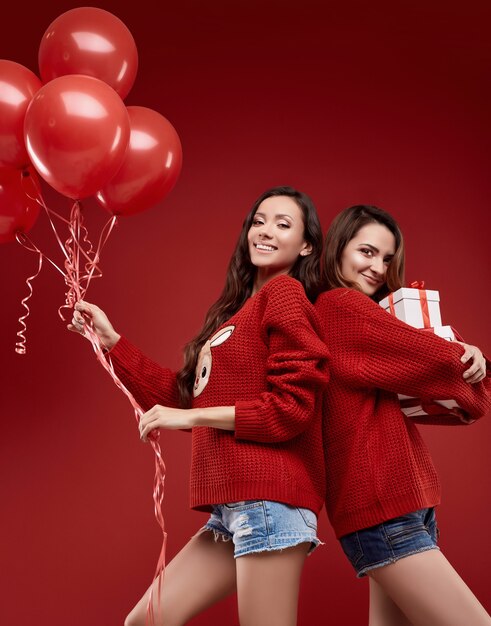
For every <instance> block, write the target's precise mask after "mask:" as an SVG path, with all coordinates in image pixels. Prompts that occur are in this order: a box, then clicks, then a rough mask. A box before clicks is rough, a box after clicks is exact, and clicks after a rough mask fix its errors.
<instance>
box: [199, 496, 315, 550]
mask: <svg viewBox="0 0 491 626" xmlns="http://www.w3.org/2000/svg"><path fill="white" fill-rule="evenodd" d="M207 530H209V531H212V532H213V533H214V534H215V540H216V541H218V539H222V540H223V541H230V540H232V541H233V542H234V557H235V558H237V557H239V556H244V555H246V554H252V553H255V552H269V551H272V550H284V549H285V548H291V547H292V546H296V545H298V544H300V543H309V544H310V547H309V552H308V553H309V554H311V553H312V552H313V551H314V550H315V548H317V546H318V545H319V544H320V543H321V542H320V540H319V539H318V538H317V515H316V514H315V513H313V512H312V511H310V510H309V509H303V508H299V507H295V506H290V505H288V504H283V503H282V502H273V501H270V500H247V501H245V502H229V503H227V504H216V505H214V506H213V512H212V514H211V516H210V519H209V520H208V522H207V523H206V524H205V525H204V526H203V528H202V529H201V530H200V532H204V531H207Z"/></svg>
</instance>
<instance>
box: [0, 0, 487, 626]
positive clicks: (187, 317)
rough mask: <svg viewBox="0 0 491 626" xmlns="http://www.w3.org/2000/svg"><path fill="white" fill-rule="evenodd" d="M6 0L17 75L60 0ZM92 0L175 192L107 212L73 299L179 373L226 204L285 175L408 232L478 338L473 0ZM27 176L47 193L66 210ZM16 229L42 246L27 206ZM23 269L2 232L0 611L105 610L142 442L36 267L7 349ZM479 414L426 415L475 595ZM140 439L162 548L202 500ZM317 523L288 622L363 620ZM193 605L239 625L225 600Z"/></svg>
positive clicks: (483, 106)
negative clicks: (95, 261) (463, 423)
mask: <svg viewBox="0 0 491 626" xmlns="http://www.w3.org/2000/svg"><path fill="white" fill-rule="evenodd" d="M10 4H11V6H9V9H8V15H9V17H8V18H7V17H6V16H4V18H3V19H2V20H1V23H0V42H1V54H0V56H2V57H3V58H8V59H11V60H14V61H17V62H19V63H22V64H24V65H26V66H28V67H29V68H30V69H32V70H34V71H36V72H37V71H38V70H37V50H38V45H39V42H40V39H41V37H42V35H43V33H44V30H45V29H46V28H47V27H48V25H49V24H50V22H51V21H52V20H53V19H54V18H56V17H57V16H58V15H60V14H61V13H63V12H64V11H66V10H68V9H70V8H73V7H74V6H76V5H74V4H71V3H66V2H53V1H52V2H50V3H49V6H47V5H46V3H38V5H37V8H32V7H31V8H27V7H26V5H25V4H24V3H21V2H17V3H10ZM99 6H101V7H102V8H105V9H107V10H109V11H111V12H113V13H115V14H117V15H118V16H119V17H120V18H121V19H122V20H123V21H124V22H125V23H126V25H127V26H128V27H129V29H130V30H131V32H132V33H133V36H134V37H135V40H136V43H137V46H138V50H139V55H140V67H139V72H138V76H137V80H136V83H135V86H134V88H133V90H132V91H131V93H130V95H129V96H128V98H127V100H126V103H127V104H132V105H133V104H134V105H142V106H147V107H150V108H153V109H156V110H157V111H159V112H161V113H162V114H164V115H165V116H166V117H167V118H168V119H169V120H170V121H171V122H172V123H173V124H174V125H175V127H176V129H177V131H178V133H179V135H180V137H181V140H182V144H183V149H184V167H183V172H182V175H181V178H180V180H179V182H178V184H177V186H176V188H175V189H174V191H173V192H172V193H171V195H170V196H169V197H168V198H167V199H166V200H165V201H164V202H163V203H162V204H161V205H160V206H158V207H155V208H153V209H151V210H149V211H147V212H145V213H142V214H141V215H137V216H134V217H131V218H127V219H122V220H121V222H120V225H119V228H117V230H116V232H115V233H114V234H113V236H112V237H111V239H110V241H109V243H108V245H107V248H106V250H105V253H104V256H103V261H102V266H103V270H104V276H103V278H102V279H101V280H99V281H98V282H97V281H96V282H94V283H93V285H92V286H91V288H90V291H89V294H88V296H89V297H88V298H87V299H88V300H89V301H95V302H97V303H98V304H99V305H100V306H101V307H102V308H104V309H105V310H106V311H107V312H108V314H109V315H110V317H111V319H112V320H113V322H114V324H115V325H116V327H117V329H119V330H120V331H122V332H124V333H125V334H126V335H127V336H128V337H129V338H130V339H132V340H133V341H134V342H135V343H136V344H138V345H139V346H141V347H142V349H143V350H144V351H146V353H147V354H149V355H150V356H152V357H153V358H155V359H157V360H159V361H160V362H162V363H163V364H167V365H169V366H172V367H176V368H177V367H178V366H179V364H180V358H181V357H180V350H181V347H182V346H183V344H184V343H185V342H186V341H187V340H188V339H189V338H190V337H191V336H192V335H193V333H195V332H196V331H197V329H198V328H199V327H200V324H201V321H202V319H203V315H204V313H205V311H206V309H207V308H208V306H209V305H210V303H211V302H212V301H213V300H214V299H215V298H216V297H217V295H218V293H219V291H220V289H221V286H222V284H223V279H224V273H225V269H226V265H227V262H228V259H229V256H230V254H231V251H232V249H233V247H234V244H235V240H236V238H237V236H238V233H239V230H240V226H241V223H242V219H243V217H244V215H245V213H246V212H247V210H248V209H249V207H250V205H251V204H252V202H253V200H254V199H255V197H256V196H258V195H259V194H260V193H261V192H262V191H263V190H264V189H265V188H267V187H270V186H273V185H278V184H289V185H293V186H295V187H298V188H299V189H301V190H304V191H306V192H307V193H309V194H310V195H311V196H312V197H313V199H314V201H315V202H316V204H317V206H318V209H319V213H320V215H321V219H322V222H323V225H324V228H327V226H328V225H329V222H330V220H331V219H332V217H333V216H334V215H335V214H336V213H337V212H338V211H339V210H340V209H342V208H344V207H345V206H348V205H351V204H354V203H361V202H364V203H375V204H378V205H380V206H381V207H383V208H385V209H386V210H388V211H390V212H391V213H393V215H394V216H395V217H396V218H397V219H398V220H399V222H400V224H401V226H402V229H403V231H404V233H405V235H406V240H407V249H408V271H407V278H408V280H413V279H424V280H425V281H426V284H427V285H428V286H429V287H430V288H436V289H439V290H440V292H441V296H442V307H441V308H442V314H443V320H444V322H446V323H452V324H453V325H454V326H456V327H457V328H458V329H459V330H460V331H461V333H462V334H463V335H464V336H465V337H466V338H467V340H468V341H469V342H472V343H475V344H477V345H479V346H481V347H482V349H483V350H487V351H488V352H489V351H490V350H491V341H490V337H489V332H488V324H489V310H490V293H489V275H490V272H489V270H490V265H489V232H490V231H489V227H490V222H491V220H490V217H489V197H490V193H491V177H490V175H489V171H488V169H489V156H490V140H491V126H490V112H491V87H490V73H491V43H490V40H489V24H490V18H491V5H490V4H489V2H488V1H487V0H482V1H478V0H467V2H465V3H462V2H455V1H453V2H449V1H448V0H424V1H423V0H421V1H419V0H418V1H417V2H414V0H411V1H409V0H397V1H396V2H394V0H390V1H388V0H387V1H385V0H371V1H370V2H362V1H356V0H343V2H341V1H339V0H338V1H324V2H313V1H312V0H303V2H300V1H298V2H290V1H285V0H283V1H279V0H277V1H273V0H267V1H264V0H263V1H261V2H260V1H258V0H248V1H247V2H243V1H242V0H239V1H235V2H233V3H232V2H230V1H227V2H225V1H223V0H220V1H217V0H214V1H213V2H208V3H203V2H198V1H193V0H181V2H179V3H176V4H171V3H159V5H158V8H153V3H152V4H150V2H148V1H146V0H140V1H139V2H137V3H133V4H132V6H130V7H128V8H122V7H121V4H120V3H116V2H104V3H100V4H99ZM45 191H46V195H45V197H46V199H47V201H48V202H49V204H50V205H51V206H52V208H55V209H57V210H59V211H61V212H64V213H66V212H67V211H68V208H69V203H68V201H67V200H65V199H63V198H62V197H60V196H58V195H57V194H55V193H54V192H50V191H49V190H48V189H47V188H46V187H45ZM85 208H86V215H87V220H88V221H89V225H91V227H92V229H93V230H92V232H96V230H97V228H98V227H99V226H100V224H101V223H102V221H103V220H104V219H105V215H104V212H103V210H102V209H100V208H99V207H98V206H97V205H96V204H95V202H93V201H88V202H86V203H85ZM32 236H33V238H34V239H35V240H36V241H37V242H38V244H39V245H40V246H41V247H42V249H43V250H44V251H45V252H47V253H51V254H52V255H53V256H56V255H57V251H56V247H55V242H54V238H53V237H52V234H51V233H50V232H49V229H48V227H47V225H46V221H45V220H44V219H43V216H41V219H40V220H39V221H38V224H37V225H36V226H35V228H34V229H33V231H32ZM58 258H59V257H58ZM35 266H36V259H35V256H34V255H32V254H30V253H28V252H26V251H25V250H24V249H22V248H21V247H20V246H18V245H17V244H15V243H14V244H7V245H3V246H2V247H1V248H0V281H1V287H2V291H1V300H2V307H1V313H0V315H1V326H0V342H1V345H0V350H1V356H2V360H1V367H2V376H1V381H2V388H1V396H0V403H1V415H2V419H1V422H0V424H1V435H0V446H1V453H0V484H1V487H0V489H1V493H0V506H1V515H0V542H1V545H0V554H1V555H2V556H1V558H2V564H1V568H0V572H1V573H0V578H1V580H0V590H1V592H0V593H1V594H2V596H3V599H2V603H1V604H2V618H1V619H2V623H3V624H5V625H8V626H10V625H13V624H16V625H19V626H26V625H27V624H31V623H36V624H38V625H39V626H47V625H48V624H49V625H50V626H62V625H63V626H64V625H66V624H70V626H79V625H80V626H82V625H84V626H85V624H87V623H90V624H97V625H99V624H100V625H104V626H113V625H117V624H122V623H123V619H124V616H125V615H126V613H127V612H128V610H129V609H130V608H131V607H132V606H133V604H134V602H136V600H137V599H138V598H139V597H140V595H141V593H142V592H143V591H144V589H145V587H146V585H147V583H148V582H149V580H150V578H151V575H152V573H153V570H154V566H155V562H156V558H157V555H158V550H159V547H160V539H159V530H158V527H157V524H156V522H155V520H154V517H153V509H152V500H151V493H152V478H153V458H152V454H151V450H150V448H148V447H146V446H145V445H143V444H141V443H140V441H139V439H138V436H137V430H136V428H135V423H134V418H133V415H132V411H131V409H130V407H129V405H128V403H127V401H126V399H125V398H124V396H123V395H122V394H121V393H120V392H118V391H117V389H116V388H115V387H114V386H113V383H112V382H111V380H110V379H109V377H108V376H107V375H106V374H105V373H104V372H103V370H102V369H101V367H100V365H99V364H98V363H97V362H96V361H95V359H94V356H93V354H92V351H91V349H90V346H89V344H88V343H87V342H85V341H83V340H82V339H81V338H80V337H78V336H75V335H72V334H70V333H68V331H66V330H65V327H64V325H63V323H61V322H60V320H59V318H58V315H57V307H58V306H59V305H60V304H62V302H63V298H64V295H63V294H64V286H63V283H62V279H61V277H60V276H59V275H58V274H57V273H56V272H54V271H53V270H52V268H50V267H48V266H46V268H45V269H44V270H43V272H42V274H41V276H40V277H39V278H38V279H37V281H36V282H35V284H34V296H33V298H32V300H31V304H30V307H31V316H30V318H29V320H28V335H27V336H28V353H27V355H26V356H23V357H22V356H19V355H17V354H15V353H14V349H13V348H14V344H15V340H16V335H15V334H16V332H17V330H18V322H17V319H18V317H19V315H21V314H22V309H21V306H20V300H21V299H22V298H23V297H24V296H25V295H26V293H27V290H26V289H27V288H26V285H25V283H24V281H25V278H26V277H27V276H29V275H30V274H31V273H33V271H34V268H35ZM490 431H491V423H490V422H489V420H483V421H482V422H480V423H478V424H476V425H475V426H473V427H472V428H465V429H464V428H463V429H451V428H441V429H430V428H426V429H424V436H425V438H426V440H427V441H428V444H429V446H430V448H431V450H432V452H433V454H434V459H435V462H436V465H437V467H438V469H439V471H440V474H441V478H442V481H443V485H444V503H443V505H442V506H441V507H440V508H439V512H438V513H439V522H440V526H441V529H442V535H441V545H442V547H443V550H444V552H445V553H446V555H447V557H448V558H449V559H450V561H451V562H452V563H453V564H454V565H455V567H456V568H457V570H458V571H459V572H460V573H461V575H462V576H463V578H464V579H465V580H466V581H467V582H468V584H469V585H470V586H471V588H472V589H473V590H474V591H475V593H476V594H477V595H478V597H479V598H480V599H481V601H482V602H483V603H484V604H485V605H486V607H487V609H488V610H490V609H491V602H490V598H489V576H488V575H487V569H488V567H489V565H488V564H489V559H490V556H491V554H490V551H489V544H486V541H485V540H484V539H483V538H482V537H483V536H484V537H486V536H487V529H488V528H489V526H490V525H491V510H490V508H489V504H488V497H487V494H488V492H489V482H488V481H489V479H488V476H489V461H488V458H489V452H488V450H487V449H486V448H487V447H488V445H487V443H488V442H489V435H490ZM162 443H163V449H164V455H165V460H166V463H167V470H168V477H167V484H166V495H165V517H166V522H167V528H168V533H169V544H168V557H169V558H170V557H172V556H173V555H174V554H175V553H176V552H177V551H178V550H179V548H180V547H181V546H182V545H183V544H184V543H185V542H186V541H187V540H188V538H189V537H190V536H191V535H192V534H193V533H194V532H195V531H196V529H197V528H198V527H199V526H200V524H201V523H202V522H203V519H204V516H203V515H201V514H198V513H195V512H193V511H190V510H189V509H188V504H187V491H188V466H189V439H188V437H187V435H186V434H183V433H173V432H170V433H168V434H166V435H165V437H164V438H163V440H162ZM320 534H321V536H322V538H323V539H324V540H325V541H326V545H325V547H324V548H322V549H321V550H318V552H317V553H316V554H315V555H313V556H312V558H310V559H309V560H308V562H307V566H306V568H305V572H304V577H303V583H302V595H301V604H300V617H299V623H300V624H301V625H302V624H303V625H304V626H305V625H309V626H315V625H320V624H324V623H328V622H329V623H332V624H340V625H344V624H346V625H348V626H354V625H357V624H363V623H366V615H367V587H366V580H364V581H357V580H356V579H355V577H354V575H353V573H352V571H351V569H350V566H349V565H348V563H347V561H346V560H345V558H344V556H343V555H342V553H341V550H340V548H339V546H338V545H337V543H336V541H335V540H334V539H333V535H332V531H331V530H330V528H329V526H328V524H327V521H326V518H325V514H324V513H323V514H322V517H321V524H320ZM190 593H192V590H190ZM192 623H193V624H196V626H198V625H199V626H205V625H208V624H210V625H211V624H216V623H219V624H235V623H237V620H236V613H235V602H234V599H230V600H228V601H226V602H224V603H222V604H220V605H218V606H216V607H214V608H213V609H211V610H210V611H208V612H207V613H205V614H203V615H202V616H200V617H198V618H196V619H195V620H193V622H192Z"/></svg>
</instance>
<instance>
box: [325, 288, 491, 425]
mask: <svg viewBox="0 0 491 626" xmlns="http://www.w3.org/2000/svg"><path fill="white" fill-rule="evenodd" d="M340 291H342V293H341V294H340V297H339V298H337V300H336V304H337V306H338V308H339V311H338V318H337V319H338V320H339V322H340V324H341V325H342V326H343V329H344V332H345V335H346V337H347V339H348V342H351V343H352V344H354V345H352V346H351V349H355V350H359V351H360V354H361V359H360V361H359V370H358V375H359V377H360V380H361V381H362V382H364V383H366V384H368V385H370V386H372V387H376V388H379V389H385V390H387V391H393V392H395V393H402V394H405V395H409V396H416V397H419V398H421V399H423V400H445V399H453V400H455V401H456V402H457V403H458V404H459V406H460V407H461V408H462V409H463V410H464V411H465V412H466V413H467V414H468V415H469V416H470V417H471V418H472V419H478V418H479V417H482V416H483V415H485V414H486V413H487V412H488V411H489V410H490V409H491V377H490V372H489V370H487V375H486V378H485V379H484V380H483V381H481V382H479V383H476V384H469V383H467V382H466V381H465V379H464V378H463V377H462V375H463V373H464V372H465V370H466V369H467V367H468V366H469V365H468V364H464V363H462V362H461V360H460V357H461V356H462V354H463V352H464V349H463V347H462V346H461V345H459V344H454V343H452V342H449V341H446V340H445V339H442V338H441V337H438V336H436V335H433V334H432V333H427V332H421V330H418V329H416V328H413V327H412V326H409V325H408V324H406V323H404V322H401V321H400V320H398V319H397V318H395V317H394V316H392V315H389V314H388V313H387V312H386V311H384V310H383V309H382V308H381V307H380V306H379V305H378V304H376V303H374V302H372V301H371V300H370V299H369V298H367V297H366V296H365V295H363V294H361V293H360V292H358V291H355V290H350V289H348V290H340ZM347 308H348V310H349V311H350V314H351V315H352V316H354V317H353V318H352V321H351V324H352V326H353V327H352V328H351V329H347V328H346V327H345V326H346V323H345V322H343V319H344V318H345V317H346V316H343V310H344V311H346V309H347ZM353 320H354V323H353Z"/></svg>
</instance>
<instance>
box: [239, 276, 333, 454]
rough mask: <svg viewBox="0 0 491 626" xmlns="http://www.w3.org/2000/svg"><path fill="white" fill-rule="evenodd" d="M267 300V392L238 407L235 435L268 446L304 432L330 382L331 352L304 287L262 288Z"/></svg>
mask: <svg viewBox="0 0 491 626" xmlns="http://www.w3.org/2000/svg"><path fill="white" fill-rule="evenodd" d="M263 289H264V290H266V291H265V294H264V296H265V297H266V298H267V301H266V303H265V308H264V314H263V318H262V328H261V330H262V334H263V337H264V340H265V341H266V343H267V345H268V349H269V354H268V358H267V363H266V370H267V374H266V376H267V386H268V391H265V392H263V393H261V394H260V395H259V396H258V397H257V398H256V399H254V400H252V401H238V402H237V403H236V405H235V436H236V438H237V439H248V440H252V441H259V442H265V443H272V442H279V441H286V440H288V439H291V438H293V437H295V436H296V435H298V434H299V433H301V432H302V431H303V430H305V428H306V427H307V426H308V425H309V423H310V421H311V420H312V419H313V418H314V416H315V413H316V410H317V409H318V406H317V404H316V403H317V400H318V398H319V396H318V394H320V392H321V391H322V389H323V387H324V386H325V385H326V384H327V382H328V369H327V360H328V356H329V353H328V351H327V348H326V346H325V344H324V343H323V342H322V341H321V340H320V339H319V337H318V334H317V332H316V327H317V330H318V323H317V320H316V314H315V311H314V308H313V306H312V305H311V304H310V302H309V301H308V300H307V298H306V296H305V293H304V290H303V287H302V285H301V284H300V283H299V282H298V281H296V280H295V279H293V278H290V277H287V276H284V277H279V278H277V279H274V280H273V281H271V283H268V284H267V285H266V286H265V287H263Z"/></svg>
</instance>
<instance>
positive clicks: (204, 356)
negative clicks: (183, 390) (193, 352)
mask: <svg viewBox="0 0 491 626" xmlns="http://www.w3.org/2000/svg"><path fill="white" fill-rule="evenodd" d="M234 330H235V326H225V328H222V329H220V330H219V331H217V332H216V333H215V334H214V335H213V337H211V339H208V341H207V342H206V343H205V344H204V346H203V347H202V348H201V351H200V353H199V357H198V363H197V365H196V376H195V379H194V387H193V396H194V397H195V398H197V397H198V396H199V395H200V393H201V392H202V391H203V389H204V388H205V387H206V385H207V384H208V381H209V379H210V374H211V363H212V357H211V349H212V348H216V346H220V345H221V344H222V343H225V341H227V339H229V337H230V335H231V334H232V333H233V332H234Z"/></svg>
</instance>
